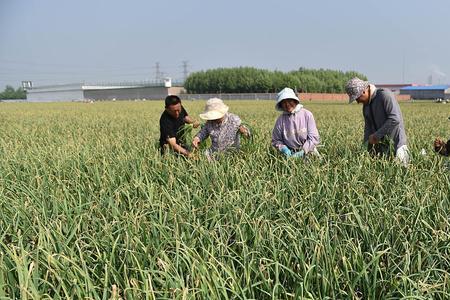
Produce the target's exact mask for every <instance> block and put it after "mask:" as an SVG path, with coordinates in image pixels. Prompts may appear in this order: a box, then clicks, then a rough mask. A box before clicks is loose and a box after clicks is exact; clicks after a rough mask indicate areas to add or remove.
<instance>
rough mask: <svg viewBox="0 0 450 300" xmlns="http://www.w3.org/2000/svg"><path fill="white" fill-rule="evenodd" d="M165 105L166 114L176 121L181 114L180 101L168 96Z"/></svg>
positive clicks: (176, 97) (175, 97)
mask: <svg viewBox="0 0 450 300" xmlns="http://www.w3.org/2000/svg"><path fill="white" fill-rule="evenodd" d="M164 102H165V105H166V111H167V113H168V114H169V115H170V116H171V117H172V118H175V119H177V118H178V117H179V116H180V113H181V99H180V97H178V96H175V95H169V96H167V97H166V100H165V101H164Z"/></svg>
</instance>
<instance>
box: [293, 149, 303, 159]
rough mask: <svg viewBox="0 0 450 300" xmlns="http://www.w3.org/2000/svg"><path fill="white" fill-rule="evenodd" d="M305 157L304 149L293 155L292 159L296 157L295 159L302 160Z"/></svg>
mask: <svg viewBox="0 0 450 300" xmlns="http://www.w3.org/2000/svg"><path fill="white" fill-rule="evenodd" d="M303 156H305V151H304V150H303V149H302V150H300V151H298V152H296V153H294V154H292V157H295V158H302V157H303Z"/></svg>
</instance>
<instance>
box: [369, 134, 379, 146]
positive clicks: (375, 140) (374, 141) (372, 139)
mask: <svg viewBox="0 0 450 300" xmlns="http://www.w3.org/2000/svg"><path fill="white" fill-rule="evenodd" d="M379 141H380V140H379V139H378V138H377V137H376V135H375V134H371V135H369V144H371V145H375V144H378V142H379Z"/></svg>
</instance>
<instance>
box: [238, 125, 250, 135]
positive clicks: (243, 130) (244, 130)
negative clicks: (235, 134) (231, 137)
mask: <svg viewBox="0 0 450 300" xmlns="http://www.w3.org/2000/svg"><path fill="white" fill-rule="evenodd" d="M239 132H240V133H241V134H242V135H244V136H245V137H249V136H250V130H248V128H247V127H245V126H242V125H241V126H239Z"/></svg>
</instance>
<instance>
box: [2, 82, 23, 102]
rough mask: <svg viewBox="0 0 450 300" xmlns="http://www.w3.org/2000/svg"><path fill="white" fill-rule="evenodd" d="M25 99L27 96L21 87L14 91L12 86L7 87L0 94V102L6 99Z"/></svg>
mask: <svg viewBox="0 0 450 300" xmlns="http://www.w3.org/2000/svg"><path fill="white" fill-rule="evenodd" d="M26 98H27V94H26V92H25V91H24V90H23V88H22V87H18V88H17V89H16V90H15V89H14V88H13V87H12V86H10V85H7V86H6V87H5V90H4V91H3V92H1V93H0V99H1V100H6V99H26Z"/></svg>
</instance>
